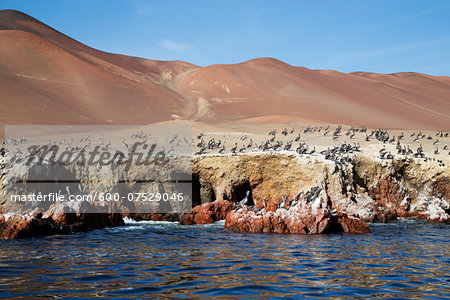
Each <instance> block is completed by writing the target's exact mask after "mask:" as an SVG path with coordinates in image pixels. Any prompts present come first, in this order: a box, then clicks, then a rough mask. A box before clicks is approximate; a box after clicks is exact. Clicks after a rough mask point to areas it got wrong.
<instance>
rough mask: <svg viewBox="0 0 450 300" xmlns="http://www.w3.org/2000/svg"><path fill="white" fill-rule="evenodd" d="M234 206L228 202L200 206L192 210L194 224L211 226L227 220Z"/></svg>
mask: <svg viewBox="0 0 450 300" xmlns="http://www.w3.org/2000/svg"><path fill="white" fill-rule="evenodd" d="M233 207H234V204H233V203H232V202H230V201H227V200H219V201H214V202H210V203H205V204H202V205H198V206H196V207H194V208H193V209H192V213H193V223H194V224H211V223H214V222H216V221H220V220H223V219H225V218H226V216H227V214H228V213H229V212H230V211H231V210H232V209H233Z"/></svg>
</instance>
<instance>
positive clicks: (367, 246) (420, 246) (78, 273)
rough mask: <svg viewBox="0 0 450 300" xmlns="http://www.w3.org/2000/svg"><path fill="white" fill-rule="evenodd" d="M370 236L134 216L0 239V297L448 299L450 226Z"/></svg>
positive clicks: (393, 229) (377, 229) (383, 227)
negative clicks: (260, 230)
mask: <svg viewBox="0 0 450 300" xmlns="http://www.w3.org/2000/svg"><path fill="white" fill-rule="evenodd" d="M370 227H371V229H372V231H373V232H372V233H371V234H329V235H280V234H252V233H235V232H229V231H225V230H223V229H222V228H223V222H219V223H216V224H212V225H206V226H179V225H177V224H174V223H162V222H142V223H135V222H128V223H127V225H126V226H122V227H115V228H107V229H99V230H93V231H88V232H81V233H76V234H70V235H56V236H49V237H39V238H33V239H23V240H1V241H0V297H6V298H13V297H18V298H23V299H30V298H38V297H39V298H41V297H44V298H45V297H49V298H54V299H63V298H71V299H83V298H93V297H103V298H114V299H128V298H133V299H142V298H175V297H178V298H220V297H222V298H226V299H229V298H242V299H250V298H257V299H260V298H263V299H269V298H281V297H287V298H294V299H299V298H307V299H311V298H313V299H321V298H324V299H333V298H335V299H352V298H353V299H419V298H420V299H449V298H450V247H449V246H450V241H449V238H450V234H449V233H450V224H433V223H429V222H424V221H417V220H407V219H404V220H399V221H396V222H395V223H389V224H373V225H370Z"/></svg>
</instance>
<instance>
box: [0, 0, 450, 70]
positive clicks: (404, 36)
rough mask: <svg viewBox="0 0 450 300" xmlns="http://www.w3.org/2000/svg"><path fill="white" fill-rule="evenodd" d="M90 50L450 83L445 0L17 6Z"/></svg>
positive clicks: (1, 3)
mask: <svg viewBox="0 0 450 300" xmlns="http://www.w3.org/2000/svg"><path fill="white" fill-rule="evenodd" d="M0 8H2V9H5V8H10V9H17V10H20V11H23V12H25V13H27V14H29V15H31V16H33V17H35V18H37V19H39V20H41V21H43V22H44V23H47V24H48V25H50V26H52V27H54V28H55V29H57V30H59V31H61V32H63V33H65V34H67V35H69V36H71V37H73V38H75V39H77V40H79V41H80V42H82V43H85V44H87V45H89V46H92V47H94V48H97V49H100V50H103V51H108V52H113V53H121V54H127V55H134V56H139V57H144V58H149V59H159V60H175V59H178V60H184V61H188V62H191V63H194V64H197V65H201V66H205V65H210V64H218V63H238V62H242V61H245V60H249V59H252V58H255V57H266V56H270V57H274V58H277V59H280V60H283V61H285V62H287V63H289V64H291V65H296V66H304V67H307V68H311V69H333V70H338V71H341V72H352V71H361V70H362V71H370V72H378V73H393V72H407V71H412V72H421V73H427V74H432V75H446V76H450V1H438V0H420V1H416V0H372V1H364V0H358V1H356V0H354V1H338V0H319V1H264V0H260V1H256V0H254V1H245V0H241V1H234V0H227V1H213V0H209V1H194V0H191V1H188V0H186V1H171V0H161V1H159V0H157V1H151V0H150V1H144V0H130V1H118V0H103V1H85V0H77V1H74V0H69V1H65V0H63V1H45V0H42V1H20V0H14V1H10V0H0Z"/></svg>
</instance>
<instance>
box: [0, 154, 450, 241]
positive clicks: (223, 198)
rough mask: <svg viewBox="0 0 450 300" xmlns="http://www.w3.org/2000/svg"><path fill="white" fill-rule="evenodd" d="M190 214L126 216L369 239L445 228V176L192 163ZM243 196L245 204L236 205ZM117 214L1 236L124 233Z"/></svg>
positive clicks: (402, 170)
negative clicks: (375, 233) (411, 228)
mask: <svg viewBox="0 0 450 300" xmlns="http://www.w3.org/2000/svg"><path fill="white" fill-rule="evenodd" d="M192 172H193V206H194V208H193V210H192V213H187V214H132V215H127V216H129V217H131V218H133V219H135V220H149V219H150V220H167V221H178V222H179V223H180V224H185V225H188V224H208V223H213V222H216V221H218V220H225V229H228V230H233V231H241V232H276V233H301V234H316V233H331V232H349V233H366V232H370V230H369V227H368V226H367V223H368V222H388V221H390V220H393V219H396V218H398V217H415V218H420V219H425V220H430V221H434V222H442V223H448V222H449V220H450V181H449V178H448V174H449V173H450V172H449V168H448V167H445V166H444V167H443V166H441V165H439V164H438V163H437V162H433V161H427V162H424V161H423V160H420V159H414V158H402V157H395V158H394V159H390V160H382V159H379V158H372V157H369V156H366V155H364V154H362V153H356V154H354V155H353V156H352V159H351V161H350V162H339V161H332V160H326V159H323V157H321V156H311V155H306V156H305V155H298V154H293V153H289V152H286V153H283V152H282V153H249V154H239V155H237V154H226V155H219V154H218V155H201V156H195V157H194V161H193V169H192ZM246 196H248V199H247V203H246V204H245V205H242V203H240V202H241V201H242V199H243V198H245V197H246ZM124 216H125V215H120V214H117V213H115V214H107V213H104V214H88V213H76V212H73V213H58V212H57V210H53V211H50V212H48V213H44V214H35V215H12V214H5V213H4V214H1V215H0V236H1V237H2V238H21V237H30V236H38V235H48V234H56V233H69V232H74V231H80V230H87V229H91V228H102V227H107V226H118V225H123V224H124V223H123V217H124Z"/></svg>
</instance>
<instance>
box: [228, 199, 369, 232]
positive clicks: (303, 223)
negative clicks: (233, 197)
mask: <svg viewBox="0 0 450 300" xmlns="http://www.w3.org/2000/svg"><path fill="white" fill-rule="evenodd" d="M310 208H311V206H310ZM225 228H226V229H229V230H233V231H239V232H275V233H299V234H318V233H332V232H347V233H369V232H370V229H369V227H368V226H367V224H366V223H364V222H363V221H361V220H360V219H359V218H356V217H350V216H348V215H346V214H342V213H339V214H334V215H331V214H329V213H328V212H327V209H326V208H325V209H323V210H321V211H320V212H319V213H317V214H314V213H313V212H312V211H311V210H310V211H306V210H304V209H303V208H301V209H298V208H297V207H294V208H289V209H277V210H276V211H275V212H272V211H269V212H263V213H260V214H257V213H255V212H253V211H250V212H247V211H246V210H245V208H244V209H242V210H237V211H236V210H233V211H231V212H230V213H229V214H228V215H227V217H226V219H225Z"/></svg>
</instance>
